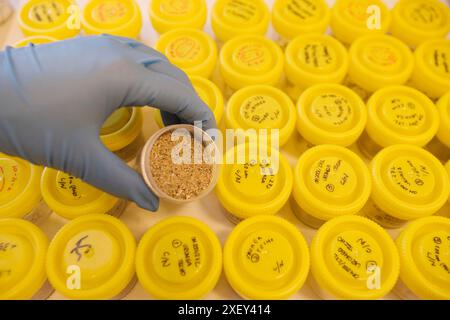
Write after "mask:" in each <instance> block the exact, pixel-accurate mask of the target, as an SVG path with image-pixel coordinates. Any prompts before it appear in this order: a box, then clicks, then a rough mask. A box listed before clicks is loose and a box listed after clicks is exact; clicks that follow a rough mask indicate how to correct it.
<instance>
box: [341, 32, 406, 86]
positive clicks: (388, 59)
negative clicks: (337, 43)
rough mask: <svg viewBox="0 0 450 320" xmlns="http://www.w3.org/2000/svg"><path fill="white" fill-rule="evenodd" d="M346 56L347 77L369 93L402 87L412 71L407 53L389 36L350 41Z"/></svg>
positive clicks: (369, 36) (404, 45)
mask: <svg viewBox="0 0 450 320" xmlns="http://www.w3.org/2000/svg"><path fill="white" fill-rule="evenodd" d="M349 55H350V65H349V69H348V74H349V77H350V78H351V80H352V81H353V82H355V83H356V84H357V85H359V86H360V87H362V88H363V89H365V90H367V91H369V92H374V91H377V90H378V89H381V88H384V87H386V86H390V85H401V84H404V83H405V82H406V81H408V79H409V77H410V76H411V73H412V72H413V69H414V58H413V54H412V52H411V50H410V49H409V48H408V46H406V44H404V43H403V42H401V41H400V40H398V39H396V38H394V37H392V36H387V35H368V36H364V37H361V38H359V39H358V40H356V41H355V42H353V44H352V46H351V47H350V51H349Z"/></svg>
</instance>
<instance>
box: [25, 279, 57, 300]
mask: <svg viewBox="0 0 450 320" xmlns="http://www.w3.org/2000/svg"><path fill="white" fill-rule="evenodd" d="M54 291H55V289H53V287H52V285H51V284H50V282H48V280H45V283H44V284H43V285H42V287H41V289H39V291H38V292H36V293H35V295H34V296H33V297H32V298H31V300H47V299H48V298H49V297H50V296H51V295H52V293H53V292H54Z"/></svg>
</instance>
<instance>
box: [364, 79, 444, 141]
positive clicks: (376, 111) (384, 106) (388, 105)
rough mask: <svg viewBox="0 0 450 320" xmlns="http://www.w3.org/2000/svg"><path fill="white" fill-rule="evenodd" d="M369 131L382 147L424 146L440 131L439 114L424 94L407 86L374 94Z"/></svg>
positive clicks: (369, 115)
mask: <svg viewBox="0 0 450 320" xmlns="http://www.w3.org/2000/svg"><path fill="white" fill-rule="evenodd" d="M367 109H368V119H367V126H366V132H367V134H368V135H369V137H370V138H371V139H372V140H374V141H375V142H376V143H377V144H378V145H379V146H382V147H388V146H390V145H393V144H411V145H416V146H419V147H422V146H424V145H426V144H427V143H428V142H430V141H431V139H433V137H434V136H435V134H436V132H437V130H438V128H439V114H438V112H437V109H436V107H435V105H434V104H433V102H432V101H431V100H430V99H429V98H428V97H427V96H426V95H424V94H423V93H421V92H420V91H417V90H415V89H413V88H410V87H406V86H392V87H386V88H384V89H381V90H378V91H377V92H375V93H374V94H373V95H372V96H371V97H370V99H369V101H368V102H367Z"/></svg>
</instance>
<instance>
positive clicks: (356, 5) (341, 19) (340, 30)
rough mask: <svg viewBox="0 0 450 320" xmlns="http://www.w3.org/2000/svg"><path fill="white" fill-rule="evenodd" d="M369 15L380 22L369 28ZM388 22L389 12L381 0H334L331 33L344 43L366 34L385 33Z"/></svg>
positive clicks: (389, 21) (349, 42) (389, 19)
mask: <svg viewBox="0 0 450 320" xmlns="http://www.w3.org/2000/svg"><path fill="white" fill-rule="evenodd" d="M378 11H379V14H378ZM371 17H374V18H379V19H381V21H380V22H381V24H380V25H379V26H377V25H376V24H374V25H373V26H371V28H370V29H369V23H370V22H371ZM373 22H376V21H375V19H374V21H373ZM390 23H391V12H390V11H389V9H388V7H387V6H386V5H385V4H384V3H383V1H381V0H336V2H335V4H334V6H333V8H332V10H331V29H332V31H333V35H334V36H335V37H336V38H337V39H339V40H340V41H342V42H343V43H345V44H351V43H352V42H353V41H355V40H356V39H357V38H359V37H361V36H364V35H367V34H383V33H386V32H387V31H388V29H389V25H390Z"/></svg>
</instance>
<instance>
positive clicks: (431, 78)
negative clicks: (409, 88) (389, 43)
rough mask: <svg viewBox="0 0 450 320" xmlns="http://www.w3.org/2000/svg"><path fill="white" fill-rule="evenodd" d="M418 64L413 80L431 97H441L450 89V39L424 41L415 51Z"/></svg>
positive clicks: (415, 84) (414, 83) (418, 87)
mask: <svg viewBox="0 0 450 320" xmlns="http://www.w3.org/2000/svg"><path fill="white" fill-rule="evenodd" d="M414 58H415V61H416V66H415V68H414V72H413V74H412V77H411V82H412V83H413V85H414V86H415V87H417V89H419V90H421V91H422V92H425V93H426V94H427V95H428V96H429V97H430V98H436V99H438V98H440V97H441V96H443V95H444V94H446V93H447V92H448V91H450V68H449V65H450V40H447V39H438V40H430V41H427V42H424V43H422V44H421V45H420V46H419V47H418V48H417V49H416V51H415V52H414Z"/></svg>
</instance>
